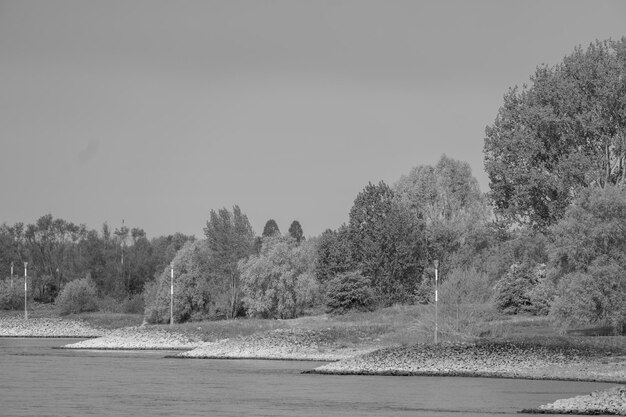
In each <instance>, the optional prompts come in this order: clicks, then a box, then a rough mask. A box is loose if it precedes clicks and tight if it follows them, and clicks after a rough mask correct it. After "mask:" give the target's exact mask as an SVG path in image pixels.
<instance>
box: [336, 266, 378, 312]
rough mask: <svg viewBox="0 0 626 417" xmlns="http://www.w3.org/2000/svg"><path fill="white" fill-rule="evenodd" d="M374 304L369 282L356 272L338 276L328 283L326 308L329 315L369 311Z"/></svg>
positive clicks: (374, 300)
mask: <svg viewBox="0 0 626 417" xmlns="http://www.w3.org/2000/svg"><path fill="white" fill-rule="evenodd" d="M376 304H377V303H376V296H375V293H374V290H373V288H372V285H371V281H370V280H369V279H368V278H366V277H364V276H363V275H361V274H360V273H358V272H356V271H353V272H346V273H344V274H339V275H337V276H336V277H334V278H333V279H332V280H331V281H330V282H329V283H328V295H327V300H326V308H327V310H328V312H329V313H334V314H343V313H346V312H348V311H350V310H357V311H371V310H374V309H375V306H376Z"/></svg>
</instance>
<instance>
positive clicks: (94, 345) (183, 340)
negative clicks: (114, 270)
mask: <svg viewBox="0 0 626 417" xmlns="http://www.w3.org/2000/svg"><path fill="white" fill-rule="evenodd" d="M201 343H202V341H201V340H200V339H199V338H197V337H194V336H188V335H183V334H180V333H176V332H172V331H168V330H165V329H162V328H155V327H125V328H123V329H116V330H112V331H110V332H109V333H108V334H106V335H105V336H103V337H99V338H97V339H89V340H83V341H81V342H78V343H72V344H69V345H65V346H63V348H64V349H98V350H189V349H193V348H195V347H197V346H199V345H200V344H201Z"/></svg>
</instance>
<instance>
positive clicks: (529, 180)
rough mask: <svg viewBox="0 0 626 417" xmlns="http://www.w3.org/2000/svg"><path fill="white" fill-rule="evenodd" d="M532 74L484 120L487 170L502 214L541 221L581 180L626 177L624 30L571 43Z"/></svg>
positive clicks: (557, 213) (602, 182)
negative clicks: (610, 37) (614, 37)
mask: <svg viewBox="0 0 626 417" xmlns="http://www.w3.org/2000/svg"><path fill="white" fill-rule="evenodd" d="M530 81H531V84H530V86H529V87H526V86H524V87H523V88H518V87H515V88H513V89H510V90H509V91H508V93H507V94H506V95H505V97H504V104H503V106H502V107H501V108H500V110H499V111H498V115H497V117H496V120H495V122H494V123H493V125H491V126H488V127H487V128H486V138H485V145H484V153H485V170H486V171H487V174H488V175H489V179H490V188H491V194H490V196H491V199H492V201H493V203H494V206H495V209H496V212H497V213H498V214H499V215H502V216H504V217H505V218H507V219H509V220H512V221H516V222H518V223H522V224H529V225H532V226H533V227H546V226H549V225H551V224H554V223H556V222H557V221H558V220H559V219H560V218H561V217H562V216H563V214H564V213H565V210H566V209H567V207H568V206H569V204H570V203H571V201H572V199H573V198H575V197H576V196H577V195H578V194H579V192H580V190H581V189H582V188H585V187H589V186H600V187H605V186H607V185H611V184H623V183H624V182H625V180H626V160H625V158H626V145H625V142H624V138H625V137H626V38H622V39H621V40H620V41H604V42H599V41H596V42H595V43H593V44H591V45H590V46H589V47H588V48H587V49H586V50H583V49H582V48H580V47H579V48H576V49H575V51H574V52H573V53H572V54H571V55H569V56H567V57H565V58H564V60H563V62H561V63H560V64H558V65H555V66H552V67H549V66H546V65H543V66H540V67H538V68H537V70H536V72H535V74H534V75H533V76H532V77H531V79H530Z"/></svg>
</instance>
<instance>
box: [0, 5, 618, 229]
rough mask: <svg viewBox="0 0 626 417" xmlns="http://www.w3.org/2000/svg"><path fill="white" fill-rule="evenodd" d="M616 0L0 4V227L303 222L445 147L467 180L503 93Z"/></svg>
mask: <svg viewBox="0 0 626 417" xmlns="http://www.w3.org/2000/svg"><path fill="white" fill-rule="evenodd" d="M622 36H626V2H625V1H621V0H619V1H602V0H593V1H591V0H590V1H576V0H563V1H556V0H554V1H543V0H542V1H539V0H535V1H533V0H529V1H506V0H493V1H491V0H489V1H487V0H480V1H465V0H463V1H445V0H444V1H399V0H378V1H371V0H308V1H302V0H276V1H271V0H246V1H243V0H219V1H218V0H206V1H189V0H177V1H159V0H134V1H133V0H107V1H91V0H73V1H68V0H54V1H48V0H45V1H44V0H41V1H35V0H26V1H6V0H0V223H4V222H6V223H8V224H13V223H15V222H24V223H34V222H35V221H36V220H37V219H38V218H39V217H41V216H43V215H45V214H48V213H50V214H52V215H53V216H54V217H55V218H62V219H65V220H68V221H72V222H74V223H77V224H79V223H84V224H86V225H87V226H88V227H89V228H93V229H98V230H100V229H101V226H102V224H103V223H104V222H107V223H108V224H109V226H111V227H112V228H117V227H120V226H121V225H122V220H124V222H125V225H126V226H128V227H140V228H143V229H144V230H145V231H146V233H147V235H148V237H157V236H160V235H167V234H172V233H175V232H182V233H185V234H193V235H196V237H201V236H202V235H203V228H204V227H205V226H206V221H207V220H208V218H209V213H210V211H211V210H219V209H221V208H224V207H225V208H228V209H231V208H232V207H233V206H234V205H239V207H240V208H241V210H242V211H243V212H244V213H245V214H247V216H248V218H249V220H250V223H251V225H252V227H253V229H254V230H255V232H256V233H257V234H260V233H261V232H262V230H263V226H264V224H265V222H266V221H267V220H268V219H275V220H276V222H277V223H278V225H279V227H280V229H281V231H282V232H283V233H286V232H287V230H288V228H289V226H290V224H291V222H292V221H293V220H298V221H299V222H300V223H301V225H302V227H303V230H304V234H305V236H316V235H319V234H320V233H322V232H323V231H324V230H326V229H328V228H330V229H335V228H337V227H339V226H341V224H343V223H345V222H347V221H348V213H349V210H350V207H351V206H352V204H353V202H354V199H355V197H356V196H357V194H358V193H359V192H360V191H361V190H362V189H363V188H364V187H365V186H366V185H367V184H368V182H372V183H378V182H379V181H384V182H386V183H387V184H389V185H393V184H394V183H395V182H396V181H397V180H398V179H399V178H400V176H401V175H403V174H407V173H408V172H409V171H410V170H411V168H412V167H414V166H418V165H434V164H436V162H437V161H438V160H439V158H440V157H441V155H442V154H446V155H447V156H449V157H452V158H455V159H459V160H463V161H467V162H468V163H469V164H470V166H471V167H472V171H473V174H474V176H475V177H476V178H477V179H478V181H479V184H480V186H481V189H482V190H483V191H485V192H486V191H488V182H489V181H488V178H487V175H486V174H485V172H484V168H483V154H482V150H483V141H484V136H485V135H484V130H485V127H486V126H487V125H490V124H491V123H493V121H494V119H495V116H496V114H497V111H498V109H499V107H500V106H501V105H502V98H503V95H504V94H505V93H506V91H507V90H508V89H509V88H510V87H513V86H515V85H522V84H523V83H525V82H528V80H529V77H530V75H531V74H532V73H533V72H534V70H535V68H536V67H537V65H539V64H544V63H545V64H548V65H554V64H557V63H559V62H560V61H561V60H562V59H563V57H564V56H565V55H568V54H570V53H571V52H572V51H573V50H574V48H575V47H576V46H578V45H582V46H583V47H585V46H587V45H588V44H589V43H591V42H593V41H594V40H596V39H600V40H603V39H608V38H613V39H619V38H621V37H622Z"/></svg>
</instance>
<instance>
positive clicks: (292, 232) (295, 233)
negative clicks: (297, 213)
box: [289, 220, 304, 243]
mask: <svg viewBox="0 0 626 417" xmlns="http://www.w3.org/2000/svg"><path fill="white" fill-rule="evenodd" d="M289 236H291V237H292V238H294V239H295V240H296V242H297V243H300V241H302V239H304V232H303V231H302V225H301V224H300V222H299V221H297V220H294V221H293V222H291V226H289Z"/></svg>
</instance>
